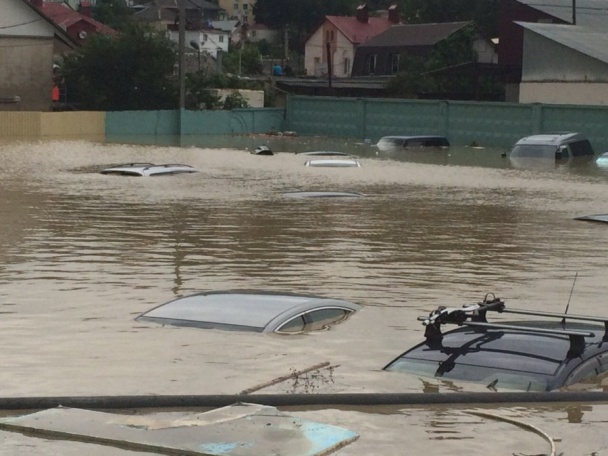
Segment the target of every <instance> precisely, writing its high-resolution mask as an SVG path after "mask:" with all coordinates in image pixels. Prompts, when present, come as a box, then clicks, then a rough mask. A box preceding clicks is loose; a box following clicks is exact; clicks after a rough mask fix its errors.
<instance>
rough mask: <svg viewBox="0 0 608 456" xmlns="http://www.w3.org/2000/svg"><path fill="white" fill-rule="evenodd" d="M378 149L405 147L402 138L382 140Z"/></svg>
mask: <svg viewBox="0 0 608 456" xmlns="http://www.w3.org/2000/svg"><path fill="white" fill-rule="evenodd" d="M377 145H378V147H401V146H402V145H403V139H402V138H382V139H380V141H378V144H377Z"/></svg>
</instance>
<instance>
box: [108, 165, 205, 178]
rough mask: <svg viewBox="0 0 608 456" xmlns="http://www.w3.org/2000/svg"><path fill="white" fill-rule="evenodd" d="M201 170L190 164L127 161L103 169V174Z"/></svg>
mask: <svg viewBox="0 0 608 456" xmlns="http://www.w3.org/2000/svg"><path fill="white" fill-rule="evenodd" d="M198 172H199V170H198V169H196V168H193V167H192V166H189V165H182V164H165V165H155V164H153V163H126V164H123V165H117V166H112V167H110V168H106V169H103V170H102V171H101V174H110V175H115V176H137V177H146V176H167V175H171V174H184V173H198Z"/></svg>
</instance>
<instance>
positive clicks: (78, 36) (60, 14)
mask: <svg viewBox="0 0 608 456" xmlns="http://www.w3.org/2000/svg"><path fill="white" fill-rule="evenodd" d="M29 1H30V3H31V4H32V6H34V8H36V9H37V10H38V11H39V12H40V13H41V14H42V15H43V16H45V17H46V18H47V19H48V20H49V21H50V22H52V23H53V24H55V25H56V26H57V27H58V28H60V29H61V30H63V31H64V32H65V33H66V34H67V35H68V36H69V37H70V38H72V40H73V41H74V42H75V43H76V44H77V45H80V46H82V45H83V44H84V43H85V42H86V40H87V39H88V38H89V37H90V36H91V35H94V34H97V33H101V34H103V35H108V36H114V35H116V34H117V33H118V32H116V30H114V29H113V28H111V27H108V26H107V25H105V24H102V23H101V22H99V21H96V20H95V19H93V18H92V17H91V11H92V9H93V7H92V4H91V2H90V1H81V2H80V8H79V11H76V10H74V9H72V8H71V7H70V6H68V5H66V4H65V3H64V2H63V1H57V0H29Z"/></svg>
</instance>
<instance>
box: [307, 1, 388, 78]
mask: <svg viewBox="0 0 608 456" xmlns="http://www.w3.org/2000/svg"><path fill="white" fill-rule="evenodd" d="M396 24H399V15H398V13H397V7H396V6H395V5H393V6H391V7H390V8H389V10H388V17H370V16H369V11H368V8H367V5H360V6H359V7H358V8H357V14H356V16H355V17H349V16H325V20H324V21H323V22H322V24H321V25H319V27H317V28H316V29H315V30H314V31H313V32H312V33H311V35H310V36H309V37H308V39H307V40H306V43H305V46H304V68H305V70H306V74H307V75H309V76H325V75H328V74H331V75H332V76H337V77H348V76H350V75H351V70H352V62H353V59H354V57H355V49H356V47H357V46H358V45H360V44H361V43H365V42H366V41H367V40H369V39H370V38H373V37H375V36H377V35H379V34H380V33H382V32H384V31H386V30H387V29H389V28H390V27H393V26H394V25H396Z"/></svg>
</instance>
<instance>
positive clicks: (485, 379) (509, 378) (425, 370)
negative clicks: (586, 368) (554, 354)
mask: <svg viewBox="0 0 608 456" xmlns="http://www.w3.org/2000/svg"><path fill="white" fill-rule="evenodd" d="M441 367H443V363H439V362H437V361H428V360H424V359H410V358H400V359H398V360H397V361H395V362H394V363H393V364H392V365H391V366H390V368H389V369H388V370H392V371H400V372H401V371H402V372H409V373H411V374H414V375H416V374H418V375H421V376H422V377H438V376H437V375H435V373H436V372H437V371H439V370H440V369H441ZM440 377H441V378H445V379H452V380H463V381H469V382H475V383H479V384H482V385H485V386H487V387H489V388H491V389H493V388H496V389H497V388H508V389H516V390H525V391H546V390H547V389H548V387H549V383H548V382H549V380H550V377H549V376H547V375H543V374H538V373H533V374H530V373H525V374H523V373H522V374H514V373H513V372H511V371H509V370H507V369H498V368H496V367H489V366H473V365H469V364H461V363H454V364H452V365H450V370H449V371H447V372H444V373H443V374H442V375H441V376H440Z"/></svg>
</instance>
